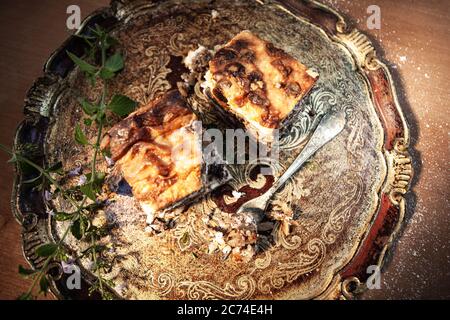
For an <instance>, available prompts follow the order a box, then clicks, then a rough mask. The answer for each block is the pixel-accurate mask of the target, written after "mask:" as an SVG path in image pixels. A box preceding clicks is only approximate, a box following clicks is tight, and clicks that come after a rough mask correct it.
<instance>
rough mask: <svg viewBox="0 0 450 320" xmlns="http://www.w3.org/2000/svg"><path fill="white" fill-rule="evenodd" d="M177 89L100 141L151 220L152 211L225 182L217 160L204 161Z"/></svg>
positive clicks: (191, 116)
mask: <svg viewBox="0 0 450 320" xmlns="http://www.w3.org/2000/svg"><path fill="white" fill-rule="evenodd" d="M196 120H197V117H196V116H195V114H194V113H193V112H192V111H191V110H190V109H189V108H188V107H187V106H186V102H185V101H184V99H183V98H182V96H181V95H180V93H179V92H178V91H170V92H169V93H167V94H165V95H164V96H162V97H161V98H159V99H157V100H155V101H153V102H151V103H149V104H148V105H146V106H144V107H142V108H140V109H138V110H137V111H135V112H134V113H132V114H130V115H129V116H128V117H127V118H126V119H124V120H122V121H120V122H119V123H117V124H116V125H115V126H114V127H112V128H111V129H110V130H109V131H108V133H107V134H106V136H105V138H104V139H103V142H102V148H103V149H105V148H109V150H110V151H111V156H112V159H113V160H114V161H115V162H116V167H117V168H118V169H119V170H120V172H121V174H122V176H123V178H124V179H125V180H126V181H127V182H128V184H129V185H130V186H131V188H132V192H133V195H134V196H135V198H136V199H137V200H139V202H140V204H141V207H142V209H143V210H144V212H145V213H146V214H147V216H148V219H147V222H148V223H152V221H153V219H154V217H155V213H160V212H164V211H167V210H170V209H173V208H174V207H176V206H179V205H181V204H186V203H187V202H186V201H187V200H192V199H193V198H195V197H196V196H199V195H202V194H204V193H205V192H207V191H210V190H212V189H214V188H216V187H218V186H219V185H221V184H223V183H224V182H226V181H227V180H228V178H229V175H228V172H227V171H226V169H225V168H224V167H223V165H219V164H205V163H204V161H203V155H202V144H201V138H202V132H201V129H200V130H199V129H198V127H196V125H198V124H199V123H198V122H197V121H196Z"/></svg>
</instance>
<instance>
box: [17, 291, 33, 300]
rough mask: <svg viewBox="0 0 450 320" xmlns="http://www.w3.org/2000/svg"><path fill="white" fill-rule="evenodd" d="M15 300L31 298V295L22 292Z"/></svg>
mask: <svg viewBox="0 0 450 320" xmlns="http://www.w3.org/2000/svg"><path fill="white" fill-rule="evenodd" d="M17 300H33V296H32V295H31V293H29V292H28V293H22V294H21V295H20V296H18V297H17Z"/></svg>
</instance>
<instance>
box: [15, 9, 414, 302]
mask: <svg viewBox="0 0 450 320" xmlns="http://www.w3.org/2000/svg"><path fill="white" fill-rule="evenodd" d="M213 9H214V10H217V11H218V12H219V18H218V19H213V18H212V15H211V10H213ZM94 23H99V24H101V25H103V26H105V27H109V28H111V29H112V30H113V32H114V33H115V34H116V36H117V37H118V38H119V40H120V42H121V44H122V50H123V51H124V53H125V55H126V57H127V58H126V68H125V70H124V71H123V72H122V73H121V74H120V76H119V77H118V78H117V79H115V80H114V82H113V83H112V88H111V89H110V91H111V92H113V93H114V92H123V93H124V94H127V95H129V96H131V97H133V98H134V99H136V100H137V101H139V102H141V103H146V102H148V101H150V100H151V99H153V98H154V97H156V96H158V95H159V94H161V93H163V92H165V91H167V90H169V89H170V88H174V87H176V81H179V80H180V75H181V73H182V72H183V67H182V65H181V59H182V58H183V57H184V56H186V54H187V52H188V51H189V50H191V49H196V48H197V47H198V44H201V45H204V46H206V47H209V48H213V47H214V46H215V45H220V44H223V43H225V42H227V40H228V39H230V38H231V37H233V35H235V34H236V33H238V32H239V31H241V30H243V29H249V30H251V31H252V32H255V33H256V34H258V35H260V36H261V37H263V38H265V39H267V40H269V41H271V42H273V43H274V44H275V45H277V46H279V47H282V48H283V49H284V50H286V51H287V52H289V53H290V54H292V55H293V56H294V57H296V58H298V59H299V60H300V61H302V62H304V63H305V64H306V65H307V66H309V67H312V68H313V69H315V70H316V71H317V72H318V73H319V74H320V79H319V81H318V83H317V84H316V86H315V87H314V89H313V90H312V92H311V93H310V95H309V96H308V97H307V99H305V101H303V104H304V108H305V111H304V112H303V114H302V115H301V116H300V117H299V118H298V120H297V121H296V122H295V124H294V126H293V128H292V130H291V134H290V135H289V136H288V137H285V138H284V139H283V140H282V143H281V161H280V163H271V162H267V165H269V166H271V167H272V169H273V172H274V173H275V175H277V174H280V173H282V172H283V170H284V169H285V168H286V167H287V166H289V164H290V162H292V160H293V159H294V157H295V156H296V154H297V153H298V152H299V151H300V150H301V148H302V146H303V145H304V142H305V140H306V138H307V135H308V133H309V132H310V129H311V128H312V127H314V125H315V124H316V121H317V119H318V116H319V115H320V114H323V113H324V112H326V111H327V110H329V109H330V108H338V109H343V110H345V112H346V114H347V120H348V124H347V127H346V129H345V130H344V132H343V133H342V134H340V135H339V136H338V137H337V138H336V139H335V140H333V141H332V142H331V143H329V144H328V145H326V146H325V147H324V148H323V149H322V150H320V151H319V152H318V153H317V154H316V155H315V156H314V157H313V159H312V160H311V161H309V162H308V163H307V165H305V167H304V168H303V169H302V170H300V171H299V172H298V174H296V175H295V176H294V177H293V178H292V179H291V181H290V182H289V183H288V184H287V185H286V186H285V187H284V188H283V190H281V191H280V192H279V194H278V195H277V196H276V198H278V199H282V200H283V201H284V202H287V203H288V204H289V206H290V208H291V209H292V210H293V211H294V212H297V211H298V212H299V213H300V217H299V219H298V222H299V226H298V227H295V228H294V229H293V232H292V233H291V234H290V235H289V236H284V235H283V233H282V232H279V233H277V237H276V243H275V244H274V245H273V246H271V247H270V248H268V249H267V250H265V251H264V252H261V253H259V254H258V255H257V256H256V257H255V258H254V259H252V260H251V261H250V262H248V263H244V262H234V261H232V260H231V259H227V260H224V259H223V258H222V256H221V255H219V254H213V255H208V254H206V253H202V252H205V251H206V250H207V246H208V243H206V242H205V240H204V239H203V238H202V236H201V234H200V232H199V230H202V229H204V228H205V226H204V225H202V219H201V218H202V217H204V216H205V215H208V214H210V213H211V212H217V211H220V210H227V211H228V212H230V211H233V210H235V208H236V207H238V205H239V203H242V202H245V200H246V199H239V202H238V203H231V204H230V203H229V202H230V200H229V199H228V200H227V201H225V202H226V203H228V205H226V206H225V207H224V206H223V203H224V199H219V198H220V196H219V195H217V193H215V194H213V195H210V196H208V197H207V198H206V199H204V200H203V201H201V202H199V203H196V204H194V205H192V206H191V207H190V208H189V209H188V210H187V211H186V212H184V213H183V215H182V218H180V220H179V223H178V224H177V227H176V228H175V229H173V230H171V231H169V232H165V233H164V234H163V235H162V236H158V237H149V236H148V235H146V234H145V232H144V227H145V215H144V214H143V213H142V211H141V210H140V209H139V206H138V204H137V203H136V202H135V200H134V199H133V198H131V197H127V196H119V197H118V199H117V201H116V202H115V203H113V204H111V205H109V206H108V207H107V208H106V209H105V211H106V212H107V214H108V215H109V217H111V219H113V220H114V222H115V224H116V227H115V228H113V229H112V230H111V234H110V235H109V236H108V237H107V238H105V239H104V241H105V243H110V244H113V246H114V251H113V252H112V256H113V257H114V258H115V259H116V260H115V263H114V268H113V270H112V272H111V273H110V274H109V275H108V277H110V278H112V279H114V281H115V283H116V284H118V287H116V289H117V288H119V289H117V290H113V289H112V290H113V291H114V293H116V294H117V297H118V298H119V297H122V298H127V299H136V298H137V299H145V298H147V299H180V298H183V299H217V298H218V299H257V298H269V299H270V298H276V299H282V298H295V299H308V298H339V297H346V298H350V297H352V296H353V295H352V292H351V289H352V288H353V289H354V287H355V286H351V284H355V285H356V287H358V286H359V285H360V284H361V283H362V282H363V281H364V280H365V279H366V278H367V277H368V276H369V275H370V274H367V273H366V272H365V271H366V268H367V266H368V265H371V264H375V265H381V264H382V260H383V257H384V254H385V250H386V249H387V248H388V246H389V245H390V243H391V242H392V240H393V237H394V235H395V232H396V230H397V228H398V226H399V225H400V223H401V221H402V218H403V212H404V200H403V198H402V195H403V194H404V193H405V192H406V191H407V188H408V183H409V179H410V177H411V165H410V159H409V155H408V153H407V150H406V148H407V145H408V139H409V137H408V131H407V127H406V124H405V121H404V118H403V116H402V114H401V111H400V108H399V106H398V103H397V100H396V97H395V91H394V88H393V87H392V85H391V83H392V80H391V78H390V75H389V72H388V71H387V69H386V67H385V66H384V65H383V64H382V63H381V62H380V61H379V60H378V59H377V58H376V57H375V52H374V50H373V48H372V46H371V44H370V42H369V41H368V39H367V38H366V37H365V36H364V35H363V34H361V33H360V32H358V31H356V30H353V31H351V32H349V31H348V30H346V29H347V27H346V24H345V22H344V20H343V19H342V18H341V17H340V16H339V15H338V14H336V13H335V12H333V11H332V10H330V9H328V8H326V7H324V6H322V5H320V4H318V3H315V2H302V1H281V2H275V1H225V0H220V1H212V2H211V1H203V0H200V1H187V0H186V1H150V2H149V1H146V2H144V1H125V2H120V1H113V3H112V5H111V8H108V9H105V10H102V11H100V12H97V13H95V14H93V15H92V16H91V17H89V18H88V19H87V20H86V21H85V25H84V28H86V27H87V26H88V25H93V24H94ZM67 48H69V49H70V50H72V51H75V52H77V51H78V52H82V48H81V46H80V44H79V42H77V41H76V40H75V39H74V38H71V39H69V40H68V42H66V43H65V45H64V48H62V49H60V50H58V51H57V52H56V53H55V54H54V55H53V56H52V57H51V58H50V60H49V62H48V63H47V65H46V69H45V76H44V77H43V78H41V79H39V80H38V81H37V82H36V84H35V86H34V87H33V88H32V89H31V91H30V93H29V95H28V100H27V102H26V107H25V111H26V114H27V119H26V120H25V121H24V123H23V124H22V125H21V127H20V128H19V130H18V133H17V137H16V147H17V146H20V145H21V144H23V143H26V142H30V141H33V142H35V143H37V144H38V145H39V146H41V147H42V150H43V157H42V159H41V161H44V162H49V163H51V162H53V161H55V160H62V161H63V163H64V166H65V167H66V168H71V167H74V166H76V165H80V164H81V165H84V164H85V162H86V159H88V156H89V155H87V154H85V152H84V150H83V149H82V148H81V147H79V146H77V145H75V143H74V142H73V141H72V140H73V139H72V138H71V137H72V136H73V127H74V123H75V121H77V120H78V119H79V118H80V116H81V111H80V109H79V106H78V105H77V102H76V100H75V98H74V97H75V96H76V94H79V93H82V94H84V95H88V96H90V97H91V98H94V97H96V96H97V95H98V94H99V92H98V90H97V89H96V88H94V89H91V88H89V86H88V84H87V83H86V82H85V80H83V77H81V76H80V74H79V73H78V72H77V71H72V68H73V66H71V65H70V63H69V62H68V59H67V57H65V54H64V52H65V51H64V49H67ZM189 101H190V103H191V105H192V106H193V107H194V109H195V110H196V111H198V113H199V114H200V115H201V117H202V120H203V121H204V122H205V123H215V122H216V119H215V115H214V113H213V112H211V110H210V106H209V105H208V103H207V100H206V98H205V97H204V95H203V94H202V92H201V90H200V87H199V85H197V86H196V88H195V93H194V94H192V95H190V96H189ZM92 134H94V133H93V132H92ZM254 169H255V164H252V163H251V164H247V165H240V166H232V167H231V168H230V170H231V172H232V175H233V177H234V181H233V182H232V183H231V187H232V188H233V189H235V190H239V189H241V188H244V187H247V188H248V187H251V188H252V189H254V190H258V189H259V190H260V192H261V190H264V189H265V188H266V187H267V186H268V185H269V184H270V183H271V181H272V180H271V177H264V176H258V177H255V175H253V174H251V173H252V172H253V171H254ZM22 178H23V177H22V176H21V175H20V173H19V174H18V177H17V179H16V183H15V194H14V196H13V209H14V211H15V213H16V215H17V217H18V219H19V220H20V221H21V222H23V225H24V232H23V236H24V252H25V255H26V257H27V258H28V260H29V261H30V262H31V264H32V265H34V266H38V265H39V264H40V263H42V261H41V260H40V259H39V258H37V257H36V256H35V255H34V253H33V248H35V247H36V246H37V245H39V244H40V243H41V242H43V241H46V239H57V238H58V236H59V234H60V229H61V226H59V225H56V224H55V223H54V221H51V220H49V219H48V216H47V214H46V213H45V212H46V210H45V207H46V206H48V205H49V204H46V203H44V200H43V199H42V195H41V194H33V193H30V191H29V190H26V186H25V185H22V184H21V183H20V181H21V179H22ZM228 196H229V195H228ZM225 197H226V196H225ZM231 201H232V200H231ZM218 203H220V204H222V205H221V206H220V207H218ZM52 205H54V206H56V207H58V206H63V205H64V203H60V202H59V201H55V203H53V204H52ZM186 233H187V234H189V237H188V239H189V241H188V243H181V242H180V239H181V238H183V239H184V236H183V235H185V234H186ZM67 246H68V248H70V249H71V250H77V249H79V248H78V246H77V244H76V243H75V241H73V240H71V239H69V240H68V242H67ZM194 249H195V250H196V253H197V257H194V256H193V255H192V253H191V251H192V250H194ZM79 263H80V265H81V266H82V270H83V280H84V281H86V283H85V282H83V284H84V286H83V287H87V285H86V284H87V283H89V282H90V281H91V280H92V275H91V274H90V272H89V271H88V270H87V268H86V265H87V264H86V262H85V261H79ZM55 268H56V265H55ZM65 277H66V275H64V274H62V273H60V274H58V276H56V277H55V282H54V285H53V286H52V288H53V291H54V292H55V294H57V296H59V297H61V298H69V297H70V298H86V297H87V295H86V292H85V291H86V289H83V290H81V291H77V292H74V291H73V290H72V291H70V290H67V289H66V288H65V285H64V281H65Z"/></svg>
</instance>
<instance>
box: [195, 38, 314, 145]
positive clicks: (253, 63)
mask: <svg viewBox="0 0 450 320" xmlns="http://www.w3.org/2000/svg"><path fill="white" fill-rule="evenodd" d="M205 78H206V83H205V84H204V85H205V86H206V94H207V95H208V96H209V97H210V98H212V99H213V100H214V102H216V103H217V105H218V107H219V109H222V111H223V110H225V111H226V112H227V114H228V116H229V115H230V114H231V115H233V116H234V117H235V118H237V120H238V121H239V122H241V123H243V124H244V126H245V127H246V128H247V129H248V130H249V131H250V133H252V134H253V135H254V136H255V137H256V138H258V139H260V140H262V141H265V142H270V141H272V139H273V133H274V129H282V128H283V129H284V128H285V127H286V126H287V125H288V124H289V122H290V121H289V120H290V119H292V118H293V115H294V114H295V113H296V112H298V111H300V106H299V102H300V100H301V99H302V98H303V97H304V96H305V95H306V94H307V93H308V92H309V90H310V89H311V88H312V86H313V85H314V83H315V82H316V80H317V78H318V75H317V74H314V72H312V71H310V70H308V69H307V67H306V66H304V65H303V64H301V63H300V62H298V61H297V60H295V59H294V58H293V57H291V56H290V55H289V54H287V53H286V52H284V51H283V50H281V49H278V48H276V47H275V46H273V45H272V44H271V43H269V42H267V41H264V40H262V39H260V38H258V37H257V36H255V35H254V34H252V33H251V32H250V31H242V32H241V33H239V34H238V35H236V36H235V37H234V38H233V39H231V41H230V42H229V43H227V44H226V45H225V46H224V47H223V48H221V49H220V50H218V51H217V52H216V54H215V55H214V57H213V59H212V60H211V61H210V62H209V71H208V72H207V74H206V76H205Z"/></svg>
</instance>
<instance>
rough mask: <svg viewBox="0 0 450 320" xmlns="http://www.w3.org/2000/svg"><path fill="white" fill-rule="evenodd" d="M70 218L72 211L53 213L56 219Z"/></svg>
mask: <svg viewBox="0 0 450 320" xmlns="http://www.w3.org/2000/svg"><path fill="white" fill-rule="evenodd" d="M72 218H73V214H72V213H67V212H57V213H56V214H55V220H56V221H66V220H70V219H72Z"/></svg>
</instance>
